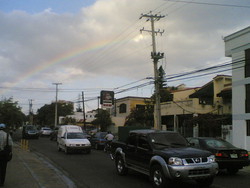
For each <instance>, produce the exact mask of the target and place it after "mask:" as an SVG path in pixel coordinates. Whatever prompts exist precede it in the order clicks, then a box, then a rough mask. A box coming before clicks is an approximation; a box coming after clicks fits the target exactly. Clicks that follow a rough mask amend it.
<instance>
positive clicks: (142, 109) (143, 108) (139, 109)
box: [136, 104, 146, 112]
mask: <svg viewBox="0 0 250 188" xmlns="http://www.w3.org/2000/svg"><path fill="white" fill-rule="evenodd" d="M145 107H146V106H145V105H141V104H137V105H136V109H137V110H138V111H141V112H144V111H145Z"/></svg>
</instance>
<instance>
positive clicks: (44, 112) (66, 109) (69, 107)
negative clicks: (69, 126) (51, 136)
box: [36, 102, 74, 126]
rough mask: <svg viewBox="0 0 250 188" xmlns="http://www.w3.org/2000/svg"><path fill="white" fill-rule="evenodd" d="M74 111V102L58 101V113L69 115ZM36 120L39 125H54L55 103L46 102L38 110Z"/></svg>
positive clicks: (59, 114)
mask: <svg viewBox="0 0 250 188" xmlns="http://www.w3.org/2000/svg"><path fill="white" fill-rule="evenodd" d="M73 112H74V107H73V104H71V103H63V102H60V103H57V115H58V117H59V116H67V115H72V114H73ZM36 121H37V123H38V124H39V125H50V126H53V125H54V123H55V103H51V104H46V105H44V106H43V107H41V108H40V109H38V110H37V115H36Z"/></svg>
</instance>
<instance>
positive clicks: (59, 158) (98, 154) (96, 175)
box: [29, 138, 250, 188]
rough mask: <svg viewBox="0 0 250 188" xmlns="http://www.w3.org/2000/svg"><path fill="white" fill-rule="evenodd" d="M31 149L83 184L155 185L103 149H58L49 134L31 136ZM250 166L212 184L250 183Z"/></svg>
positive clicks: (89, 187)
mask: <svg viewBox="0 0 250 188" xmlns="http://www.w3.org/2000/svg"><path fill="white" fill-rule="evenodd" d="M29 143H30V149H31V151H33V152H37V153H40V154H41V155H42V156H43V157H45V158H46V159H47V160H49V161H50V162H51V163H53V164H54V166H56V167H57V168H58V169H59V170H62V171H63V172H64V173H65V174H66V175H67V176H68V177H69V178H70V179H71V180H72V181H74V182H75V183H76V185H77V187H79V188H107V187H109V188H117V187H119V188H128V187H129V188H151V187H152V186H151V184H150V181H149V179H148V177H147V176H145V175H142V174H139V173H137V172H133V171H129V174H128V175H127V176H118V175H117V174H116V170H115V166H114V161H112V160H111V159H110V158H109V157H108V155H107V154H106V153H104V152H103V151H101V150H94V149H93V150H92V152H91V153H90V154H65V153H64V152H58V151H57V146H56V142H55V141H50V140H49V138H39V139H38V140H35V139H34V140H29ZM249 177H250V168H249V167H247V168H246V169H244V170H241V171H240V172H239V173H238V174H236V175H228V174H227V173H221V174H220V175H218V176H217V177H216V178H215V181H214V184H213V185H212V186H211V188H235V187H248V186H249V184H250V178H249ZM174 187H177V188H178V187H185V188H196V187H197V186H196V185H195V184H194V183H193V182H185V183H182V182H181V183H178V184H176V185H175V186H174Z"/></svg>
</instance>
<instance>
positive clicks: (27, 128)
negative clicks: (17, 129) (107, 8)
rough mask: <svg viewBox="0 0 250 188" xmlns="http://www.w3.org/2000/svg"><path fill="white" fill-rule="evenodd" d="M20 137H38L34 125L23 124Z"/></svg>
mask: <svg viewBox="0 0 250 188" xmlns="http://www.w3.org/2000/svg"><path fill="white" fill-rule="evenodd" d="M22 138H24V139H26V138H36V139H38V138H39V131H38V130H37V128H36V126H35V125H24V126H23V131H22Z"/></svg>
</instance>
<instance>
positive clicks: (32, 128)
mask: <svg viewBox="0 0 250 188" xmlns="http://www.w3.org/2000/svg"><path fill="white" fill-rule="evenodd" d="M26 129H27V130H29V131H36V130H37V129H36V128H35V127H33V126H27V128H26Z"/></svg>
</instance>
